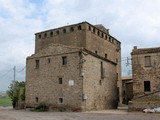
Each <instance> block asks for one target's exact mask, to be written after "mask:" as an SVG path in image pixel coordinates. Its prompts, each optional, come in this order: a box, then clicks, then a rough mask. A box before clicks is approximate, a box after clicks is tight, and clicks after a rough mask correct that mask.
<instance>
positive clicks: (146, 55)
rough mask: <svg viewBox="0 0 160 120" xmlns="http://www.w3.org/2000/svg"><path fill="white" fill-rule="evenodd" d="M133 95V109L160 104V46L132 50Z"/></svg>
mask: <svg viewBox="0 0 160 120" xmlns="http://www.w3.org/2000/svg"><path fill="white" fill-rule="evenodd" d="M131 55H132V73H133V97H134V99H133V100H132V105H131V106H130V108H131V109H135V110H141V109H144V108H147V107H149V108H153V107H159V106H160V92H159V91H160V47H157V48H137V47H136V46H135V47H134V49H133V50H132V53H131Z"/></svg>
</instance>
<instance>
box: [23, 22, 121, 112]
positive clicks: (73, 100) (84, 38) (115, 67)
mask: <svg viewBox="0 0 160 120" xmlns="http://www.w3.org/2000/svg"><path fill="white" fill-rule="evenodd" d="M120 60H121V43H120V42H119V41H118V40H117V39H116V38H114V37H113V36H111V35H110V34H109V30H108V29H106V28H105V27H104V26H103V25H95V26H94V25H91V24H90V23H88V22H82V23H78V24H73V25H67V26H64V27H60V28H55V29H51V30H47V31H42V32H39V33H36V34H35V53H34V54H33V55H31V56H29V57H28V58H27V62H26V107H36V106H38V105H40V104H45V105H47V106H48V107H49V108H50V109H69V110H71V111H76V110H79V111H86V110H87V111H90V110H103V109H113V108H116V107H117V104H118V94H121V91H118V87H119V86H117V83H118V85H120V82H119V81H120V80H121V62H120ZM119 100H120V101H121V98H119Z"/></svg>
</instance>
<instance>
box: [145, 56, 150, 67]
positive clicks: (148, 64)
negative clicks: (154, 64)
mask: <svg viewBox="0 0 160 120" xmlns="http://www.w3.org/2000/svg"><path fill="white" fill-rule="evenodd" d="M145 66H146V67H150V66H151V56H145Z"/></svg>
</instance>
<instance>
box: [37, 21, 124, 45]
mask: <svg viewBox="0 0 160 120" xmlns="http://www.w3.org/2000/svg"><path fill="white" fill-rule="evenodd" d="M80 31H83V32H84V31H86V32H91V33H92V34H94V35H96V36H98V37H100V38H102V39H104V40H107V41H109V42H110V43H112V44H114V45H116V46H117V47H118V48H120V44H121V43H120V42H119V41H118V40H117V39H116V38H114V37H113V36H111V35H110V34H109V29H106V28H105V27H103V25H95V26H94V25H91V24H90V23H88V22H82V23H78V24H73V25H67V26H63V27H59V28H55V29H50V30H46V31H42V32H38V33H36V34H35V38H36V40H45V39H51V38H54V37H58V36H63V35H65V36H66V35H68V34H70V35H73V33H75V35H76V34H78V33H79V32H80ZM71 33H72V34H71ZM75 35H74V36H75ZM83 35H84V34H83Z"/></svg>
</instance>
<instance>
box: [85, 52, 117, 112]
mask: <svg viewBox="0 0 160 120" xmlns="http://www.w3.org/2000/svg"><path fill="white" fill-rule="evenodd" d="M83 59H84V60H85V62H84V63H83V65H82V72H83V76H84V77H83V94H84V96H85V97H86V99H84V102H83V106H84V108H85V107H86V110H104V109H113V108H116V107H117V103H118V100H117V98H118V97H117V76H116V75H117V74H116V65H115V64H112V63H109V62H107V61H105V60H102V59H98V58H97V57H94V56H91V55H90V54H87V55H83Z"/></svg>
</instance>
